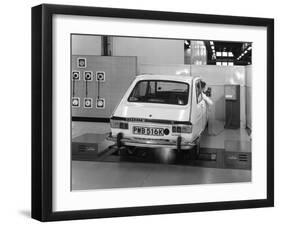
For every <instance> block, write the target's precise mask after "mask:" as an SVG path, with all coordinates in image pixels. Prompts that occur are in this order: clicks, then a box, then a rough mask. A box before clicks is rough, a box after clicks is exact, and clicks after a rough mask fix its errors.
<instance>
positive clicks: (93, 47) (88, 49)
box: [71, 35, 102, 56]
mask: <svg viewBox="0 0 281 226" xmlns="http://www.w3.org/2000/svg"><path fill="white" fill-rule="evenodd" d="M71 41H72V55H99V56H100V55H101V53H102V49H101V48H102V40H101V36H94V35H72V36H71Z"/></svg>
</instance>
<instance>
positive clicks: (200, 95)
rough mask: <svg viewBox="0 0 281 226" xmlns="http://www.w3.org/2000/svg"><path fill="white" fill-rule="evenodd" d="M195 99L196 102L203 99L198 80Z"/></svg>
mask: <svg viewBox="0 0 281 226" xmlns="http://www.w3.org/2000/svg"><path fill="white" fill-rule="evenodd" d="M196 99H197V103H200V102H201V101H202V100H203V96H202V90H201V84H200V81H199V80H198V81H197V82H196Z"/></svg>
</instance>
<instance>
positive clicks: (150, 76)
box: [136, 74, 198, 83]
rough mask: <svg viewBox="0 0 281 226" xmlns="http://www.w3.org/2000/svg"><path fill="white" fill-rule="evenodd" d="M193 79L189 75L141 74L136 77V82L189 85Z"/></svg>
mask: <svg viewBox="0 0 281 226" xmlns="http://www.w3.org/2000/svg"><path fill="white" fill-rule="evenodd" d="M194 78H198V77H193V76H189V75H157V74H142V75H138V76H137V77H136V79H137V80H169V81H177V82H187V83H191V82H192V80H193V79H194Z"/></svg>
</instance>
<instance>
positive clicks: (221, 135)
mask: <svg viewBox="0 0 281 226" xmlns="http://www.w3.org/2000/svg"><path fill="white" fill-rule="evenodd" d="M211 129H212V130H211V131H205V133H204V134H203V136H202V139H201V146H202V147H207V148H223V149H224V148H226V146H230V148H233V147H235V145H237V144H238V145H239V146H240V148H242V149H243V148H244V149H245V148H246V149H247V148H249V145H245V144H248V143H250V140H251V138H250V136H249V135H248V134H247V132H246V130H245V129H240V130H239V129H238V130H226V129H223V124H222V123H220V122H217V123H216V127H213V128H211ZM108 132H110V127H109V123H91V122H73V123H72V137H73V138H75V137H78V136H80V135H83V134H85V133H98V134H105V133H108ZM210 134H211V135H210ZM250 181H251V170H241V169H218V168H204V167H194V166H187V165H168V164H152V163H134V162H96V161H72V189H73V190H86V189H107V188H127V187H150V186H164V185H166V186H167V185H191V184H209V183H234V182H250Z"/></svg>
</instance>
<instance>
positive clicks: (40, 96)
mask: <svg viewBox="0 0 281 226" xmlns="http://www.w3.org/2000/svg"><path fill="white" fill-rule="evenodd" d="M55 14H64V15H81V16H97V17H111V18H128V19H146V20H162V21H181V22H195V23H212V24H224V25H247V26H262V27H266V28H267V172H266V175H267V198H266V199H257V200H241V201H226V202H209V203H195V204H170V205H160V206H143V207H130V208H110V209H95V210H81V211H77V210H73V211H65V212H54V211H53V210H52V198H53V196H52V184H53V181H52V123H53V121H52V110H53V108H52V89H53V88H52V80H53V79H52V17H53V15H55ZM270 206H274V20H273V19H268V18H252V17H237V16H219V15H203V14H190V13H177V12H161V11H143V10H132V9H117V8H98V7H83V6H66V5H49V4H43V5H39V6H35V7H33V8H32V218H34V219H37V220H40V221H56V220H72V219H86V218H105V217H122V216H135V215H149V214H168V213H180V212H194V211H210V210H228V209H243V208H257V207H270Z"/></svg>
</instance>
